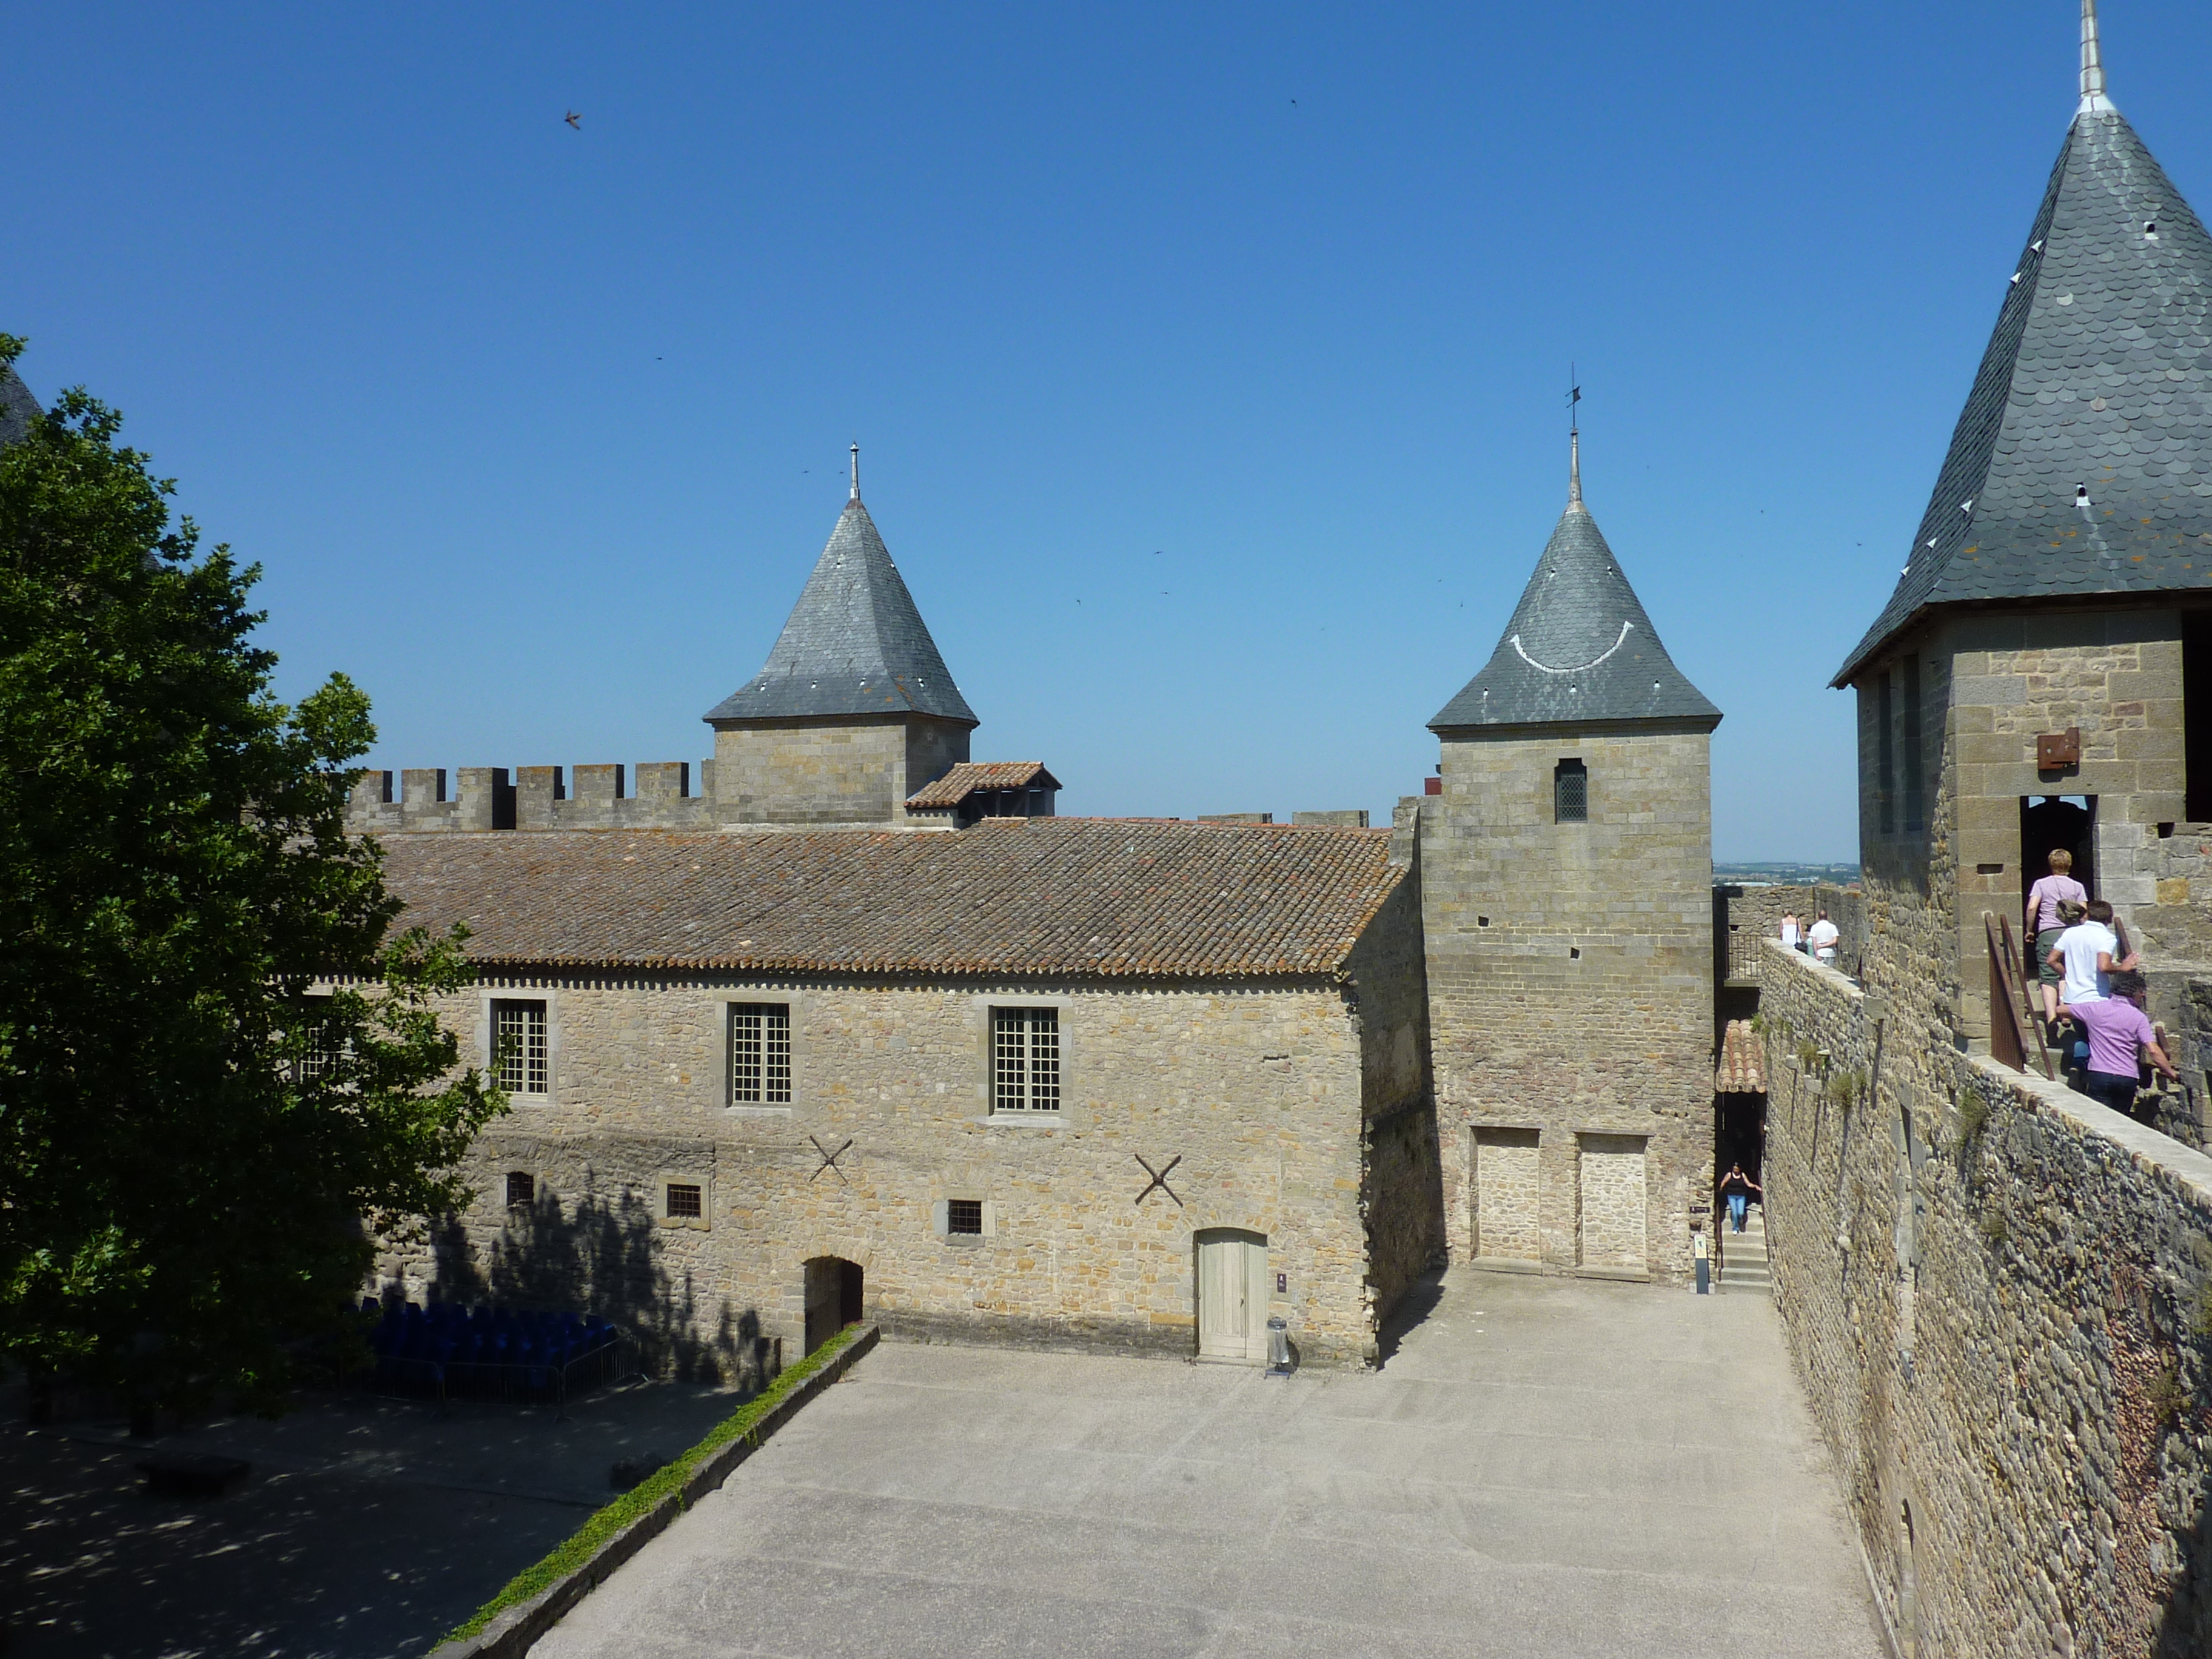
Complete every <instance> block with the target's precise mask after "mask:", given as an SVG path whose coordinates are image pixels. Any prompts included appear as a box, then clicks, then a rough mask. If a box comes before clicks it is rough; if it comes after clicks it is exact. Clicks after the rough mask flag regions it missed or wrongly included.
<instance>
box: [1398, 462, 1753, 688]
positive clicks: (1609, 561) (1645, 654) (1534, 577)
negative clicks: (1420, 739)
mask: <svg viewBox="0 0 2212 1659" xmlns="http://www.w3.org/2000/svg"><path fill="white" fill-rule="evenodd" d="M1567 444H1568V462H1567V468H1568V472H1567V477H1568V483H1567V489H1568V492H1569V494H1568V500H1567V510H1566V511H1565V512H1564V513H1560V514H1559V524H1558V526H1556V527H1555V528H1554V529H1553V532H1552V539H1551V540H1550V541H1549V542H1547V543H1546V544H1545V545H1544V553H1543V556H1542V557H1541V558H1540V559H1538V560H1537V561H1536V568H1535V571H1534V574H1531V575H1530V576H1529V578H1528V587H1527V588H1526V589H1524V590H1523V591H1522V595H1521V603H1520V605H1518V606H1516V608H1515V610H1514V612H1513V619H1512V620H1511V621H1510V622H1509V623H1506V624H1505V636H1504V638H1503V639H1501V640H1499V641H1498V648H1497V649H1496V650H1495V651H1493V652H1492V653H1491V657H1490V662H1489V664H1488V665H1487V666H1486V667H1485V668H1484V669H1483V671H1481V672H1480V674H1477V675H1476V676H1475V677H1474V678H1473V679H1471V680H1469V681H1468V683H1467V684H1466V685H1465V686H1463V687H1462V688H1461V690H1460V694H1459V695H1458V696H1455V697H1454V698H1453V699H1452V700H1451V701H1450V702H1448V703H1446V704H1445V705H1444V706H1443V708H1442V709H1441V710H1440V711H1438V713H1437V717H1436V718H1435V719H1434V720H1431V721H1430V722H1429V729H1430V730H1431V731H1433V732H1444V731H1447V730H1449V729H1453V728H1457V727H1462V726H1581V725H1589V724H1595V723H1608V724H1610V723H1616V722H1622V721H1644V720H1653V721H1664V722H1668V723H1669V724H1670V725H1677V726H1679V725H1682V724H1685V723H1686V724H1687V725H1690V726H1695V727H1696V728H1697V729H1699V730H1700V731H1705V732H1710V731H1711V730H1712V729H1713V727H1714V726H1718V725H1719V724H1720V720H1721V711H1720V710H1719V709H1717V708H1714V707H1713V705H1712V704H1711V702H1707V701H1706V699H1705V695H1704V693H1702V692H1700V691H1699V690H1698V688H1697V687H1696V686H1694V685H1692V684H1690V682H1689V680H1688V679H1687V678H1686V677H1685V676H1684V675H1683V673H1682V671H1681V670H1680V669H1679V668H1677V667H1675V666H1674V659H1673V658H1671V657H1669V656H1668V654H1667V647H1665V646H1663V645H1662V644H1661V643H1660V642H1659V635H1658V634H1657V632H1656V631H1655V630H1654V629H1653V628H1652V626H1651V618H1650V617H1648V616H1646V615H1645V614H1644V605H1643V602H1642V601H1641V600H1639V599H1638V598H1637V597H1636V590H1635V589H1634V588H1632V587H1631V586H1629V585H1628V578H1627V577H1626V575H1624V574H1621V569H1620V561H1619V560H1618V559H1616V558H1614V557H1613V549H1612V548H1610V547H1608V546H1607V545H1606V540H1605V537H1604V535H1603V534H1602V533H1601V532H1600V531H1599V530H1598V527H1597V520H1595V519H1594V518H1592V517H1591V516H1590V511H1589V508H1588V507H1584V506H1583V489H1582V484H1583V477H1582V435H1581V433H1580V432H1579V431H1577V432H1572V433H1570V434H1569V435H1568V440H1567Z"/></svg>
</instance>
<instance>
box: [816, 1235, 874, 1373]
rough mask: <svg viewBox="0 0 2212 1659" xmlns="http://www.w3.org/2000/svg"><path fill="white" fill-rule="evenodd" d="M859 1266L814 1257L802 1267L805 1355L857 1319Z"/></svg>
mask: <svg viewBox="0 0 2212 1659" xmlns="http://www.w3.org/2000/svg"><path fill="white" fill-rule="evenodd" d="M862 1304H863V1298H862V1280H861V1274H860V1263H859V1262H857V1261H846V1260H845V1258H844V1257H842V1256H839V1255H817V1256H816V1257H815V1258H814V1259H813V1260H812V1261H809V1262H808V1263H807V1264H806V1352H809V1353H812V1352H814V1351H815V1350H816V1349H817V1348H818V1347H820V1346H822V1345H823V1343H824V1342H827V1341H828V1340H829V1339H830V1338H831V1337H833V1336H835V1335H836V1334H837V1333H838V1332H840V1331H842V1330H843V1329H844V1328H845V1327H846V1326H848V1325H851V1324H856V1323H858V1322H859V1321H860V1317H861V1307H862Z"/></svg>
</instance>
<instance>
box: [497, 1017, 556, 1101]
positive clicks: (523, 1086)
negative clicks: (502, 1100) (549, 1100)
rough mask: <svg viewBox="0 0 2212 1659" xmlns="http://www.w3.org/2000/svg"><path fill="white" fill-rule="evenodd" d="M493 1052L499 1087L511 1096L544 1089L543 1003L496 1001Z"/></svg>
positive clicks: (532, 1093)
mask: <svg viewBox="0 0 2212 1659" xmlns="http://www.w3.org/2000/svg"><path fill="white" fill-rule="evenodd" d="M491 1008H492V1037H493V1053H494V1054H495V1062H494V1063H495V1067H496V1069H497V1073H498V1079H499V1086H500V1087H501V1088H502V1089H504V1090H506V1091H507V1093H509V1094H511V1095H542V1094H544V1092H545V1005H544V1003H543V1002H495V1003H493V1004H492V1006H491Z"/></svg>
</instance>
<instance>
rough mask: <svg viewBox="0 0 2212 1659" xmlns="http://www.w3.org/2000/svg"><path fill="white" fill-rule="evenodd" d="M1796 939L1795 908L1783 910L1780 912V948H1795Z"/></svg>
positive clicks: (1791, 949) (1792, 949)
mask: <svg viewBox="0 0 2212 1659" xmlns="http://www.w3.org/2000/svg"><path fill="white" fill-rule="evenodd" d="M1797 939H1798V933H1797V913H1796V911H1795V910H1784V912H1783V913H1782V948H1783V949H1784V950H1785V951H1794V950H1796V948H1797Z"/></svg>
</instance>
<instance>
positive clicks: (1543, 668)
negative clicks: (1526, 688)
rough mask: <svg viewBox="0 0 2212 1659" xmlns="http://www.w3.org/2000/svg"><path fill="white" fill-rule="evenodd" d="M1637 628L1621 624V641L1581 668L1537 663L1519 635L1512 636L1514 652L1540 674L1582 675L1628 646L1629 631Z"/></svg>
mask: <svg viewBox="0 0 2212 1659" xmlns="http://www.w3.org/2000/svg"><path fill="white" fill-rule="evenodd" d="M1635 626H1636V624H1635V623H1621V625H1620V638H1619V639H1617V640H1615V641H1613V643H1612V644H1611V645H1609V646H1607V647H1606V648H1605V649H1604V650H1603V651H1601V652H1600V653H1598V654H1597V655H1596V656H1595V657H1592V658H1591V659H1589V661H1588V662H1586V663H1584V664H1583V665H1582V666H1581V667H1580V668H1554V667H1553V666H1552V665H1551V664H1549V663H1547V662H1538V661H1537V660H1536V659H1534V657H1532V656H1530V655H1529V654H1528V653H1527V652H1526V651H1523V650H1522V648H1521V636H1520V635H1518V634H1516V635H1513V636H1512V641H1513V650H1514V653H1515V654H1516V655H1517V656H1518V657H1519V658H1520V659H1521V660H1522V662H1525V663H1527V664H1528V666H1529V667H1531V668H1533V669H1535V670H1536V671H1538V672H1540V673H1544V674H1579V673H1582V672H1583V671H1584V670H1586V669H1591V668H1595V667H1596V666H1597V665H1599V664H1600V663H1601V662H1603V661H1604V660H1605V659H1607V657H1609V656H1611V655H1612V654H1613V653H1614V652H1616V651H1618V650H1620V647H1622V646H1624V645H1626V643H1627V642H1628V631H1629V629H1632V628H1633V627H1635Z"/></svg>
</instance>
